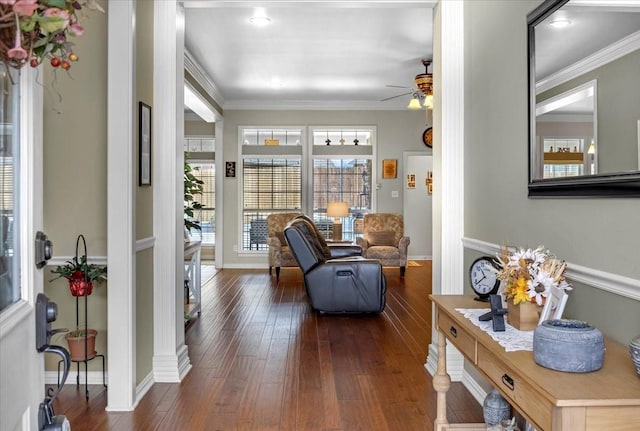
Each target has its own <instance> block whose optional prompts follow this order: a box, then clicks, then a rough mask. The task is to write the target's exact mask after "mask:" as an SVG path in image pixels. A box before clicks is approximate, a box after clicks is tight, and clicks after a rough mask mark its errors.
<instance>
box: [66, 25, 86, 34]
mask: <svg viewBox="0 0 640 431" xmlns="http://www.w3.org/2000/svg"><path fill="white" fill-rule="evenodd" d="M69 30H70V31H71V34H73V35H74V36H82V35H83V34H84V27H82V26H81V25H80V24H78V23H77V22H74V23H73V24H71V26H70V28H69Z"/></svg>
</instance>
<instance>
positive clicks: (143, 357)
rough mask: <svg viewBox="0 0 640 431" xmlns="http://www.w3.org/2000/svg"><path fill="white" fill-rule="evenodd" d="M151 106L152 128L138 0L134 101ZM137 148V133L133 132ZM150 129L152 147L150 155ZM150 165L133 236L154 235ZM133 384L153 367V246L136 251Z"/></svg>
mask: <svg viewBox="0 0 640 431" xmlns="http://www.w3.org/2000/svg"><path fill="white" fill-rule="evenodd" d="M140 101H141V102H144V103H146V104H147V105H149V106H151V122H152V129H153V121H154V116H153V1H152V0H138V1H137V5H136V102H140ZM137 107H138V104H137V103H136V115H135V117H136V127H135V128H134V130H139V129H138V112H137ZM133 142H134V146H135V147H136V149H137V142H138V137H137V135H136V136H134V139H133ZM153 142H154V137H153V133H152V134H151V151H152V159H153V150H154V148H153ZM134 154H135V155H136V159H135V171H136V172H137V169H138V159H137V157H138V151H134ZM154 172H155V171H154V169H153V166H152V167H151V175H152V181H151V186H137V183H138V180H137V175H136V181H135V184H136V186H135V187H136V192H135V200H136V204H135V224H136V233H135V238H136V240H142V239H144V238H148V237H151V236H152V235H153V174H154ZM135 265H136V286H135V298H136V311H135V313H136V314H135V319H136V334H135V346H136V347H135V348H136V354H135V355H136V376H135V381H136V384H139V383H140V382H141V381H142V380H143V379H144V378H145V377H147V376H148V375H149V373H151V372H152V370H153V249H145V250H141V251H138V252H137V253H136V262H135Z"/></svg>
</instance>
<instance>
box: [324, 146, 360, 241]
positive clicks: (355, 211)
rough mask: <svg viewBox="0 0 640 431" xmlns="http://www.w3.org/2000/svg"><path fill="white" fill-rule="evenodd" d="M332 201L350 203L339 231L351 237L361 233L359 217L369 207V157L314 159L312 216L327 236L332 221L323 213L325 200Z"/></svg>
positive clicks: (346, 237)
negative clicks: (347, 213) (346, 215)
mask: <svg viewBox="0 0 640 431" xmlns="http://www.w3.org/2000/svg"><path fill="white" fill-rule="evenodd" d="M333 201H338V202H347V204H348V205H349V212H350V214H349V216H348V217H344V218H343V220H342V226H343V227H342V229H343V234H342V235H343V238H345V239H354V238H355V236H356V235H357V234H358V233H361V227H360V226H356V224H359V222H358V220H361V219H362V217H363V215H364V213H367V212H369V211H371V159H369V160H367V159H347V158H343V159H314V161H313V218H314V220H315V221H316V224H317V225H318V227H319V228H320V229H321V230H322V231H323V233H325V236H326V237H327V238H331V235H332V224H333V221H332V220H331V219H330V218H327V216H326V212H327V204H328V203H329V202H333Z"/></svg>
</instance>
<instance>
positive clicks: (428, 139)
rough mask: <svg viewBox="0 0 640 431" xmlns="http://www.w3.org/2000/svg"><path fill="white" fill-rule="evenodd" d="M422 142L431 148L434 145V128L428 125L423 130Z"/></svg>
mask: <svg viewBox="0 0 640 431" xmlns="http://www.w3.org/2000/svg"><path fill="white" fill-rule="evenodd" d="M422 143H423V144H425V145H426V146H427V147H429V148H431V146H432V145H433V128H431V127H427V128H426V129H425V130H424V132H422Z"/></svg>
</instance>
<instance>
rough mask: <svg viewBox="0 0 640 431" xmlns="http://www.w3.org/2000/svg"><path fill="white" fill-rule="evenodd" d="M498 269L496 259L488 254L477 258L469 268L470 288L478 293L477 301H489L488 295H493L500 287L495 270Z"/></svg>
mask: <svg viewBox="0 0 640 431" xmlns="http://www.w3.org/2000/svg"><path fill="white" fill-rule="evenodd" d="M498 269H500V266H499V265H498V262H497V261H496V259H494V258H492V257H490V256H482V257H479V258H477V259H476V260H474V261H473V263H472V264H471V267H470V268H469V281H470V282H471V288H472V289H473V291H474V292H475V293H476V294H477V295H478V296H477V297H476V298H475V299H476V300H478V301H485V302H486V301H489V295H495V294H496V293H497V292H498V288H499V287H500V280H498V274H497V273H496V270H498Z"/></svg>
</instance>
